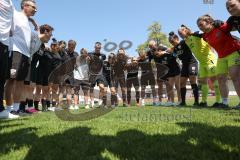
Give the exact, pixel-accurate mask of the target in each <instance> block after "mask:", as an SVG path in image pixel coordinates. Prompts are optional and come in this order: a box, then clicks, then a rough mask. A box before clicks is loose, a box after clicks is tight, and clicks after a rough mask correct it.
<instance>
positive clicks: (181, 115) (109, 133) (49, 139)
mask: <svg viewBox="0 0 240 160" xmlns="http://www.w3.org/2000/svg"><path fill="white" fill-rule="evenodd" d="M230 102H231V104H230V105H236V104H237V103H238V99H237V98H236V97H231V100H230ZM189 103H191V102H189ZM211 103H213V102H212V101H211V102H209V104H210V105H211ZM76 114H77V113H76ZM15 159H19V160H22V159H24V160H61V159H66V160H71V159H83V160H87V159H92V160H95V159H102V160H112V159H128V160H138V159H144V160H145V159H150V160H154V159H156V160H160V159H163V160H165V159H171V160H176V159H184V160H185V159H188V160H192V159H199V160H214V159H216V160H231V159H235V160H240V111H237V110H221V109H211V108H204V109H202V108H191V107H182V108H176V107H144V108H137V107H129V108H123V107H119V108H116V109H114V110H113V111H111V112H109V113H108V114H106V115H104V116H102V117H99V118H97V119H92V120H89V121H75V122H74V121H62V120H60V119H59V118H58V117H57V116H56V115H55V113H54V112H47V113H38V114H35V115H33V116H28V117H23V118H20V119H16V120H0V160H15Z"/></svg>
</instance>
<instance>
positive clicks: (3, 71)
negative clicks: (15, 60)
mask: <svg viewBox="0 0 240 160" xmlns="http://www.w3.org/2000/svg"><path fill="white" fill-rule="evenodd" d="M9 62H10V61H9V50H8V46H6V45H4V44H2V43H1V42H0V78H1V79H8V78H9V77H10V64H9Z"/></svg>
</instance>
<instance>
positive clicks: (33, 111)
mask: <svg viewBox="0 0 240 160" xmlns="http://www.w3.org/2000/svg"><path fill="white" fill-rule="evenodd" d="M37 112H38V111H37V110H36V109H35V108H28V109H26V113H37Z"/></svg>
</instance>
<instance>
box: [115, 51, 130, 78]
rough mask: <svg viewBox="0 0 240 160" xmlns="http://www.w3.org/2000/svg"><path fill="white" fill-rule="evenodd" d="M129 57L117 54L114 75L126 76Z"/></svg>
mask: <svg viewBox="0 0 240 160" xmlns="http://www.w3.org/2000/svg"><path fill="white" fill-rule="evenodd" d="M127 60H128V57H127V56H126V55H121V54H117V56H116V60H115V62H114V64H113V70H114V75H115V76H116V77H122V76H124V70H125V66H126V64H127Z"/></svg>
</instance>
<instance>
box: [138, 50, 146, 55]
mask: <svg viewBox="0 0 240 160" xmlns="http://www.w3.org/2000/svg"><path fill="white" fill-rule="evenodd" d="M143 54H144V55H147V53H146V51H145V50H141V51H139V52H138V55H139V56H141V55H143Z"/></svg>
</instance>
